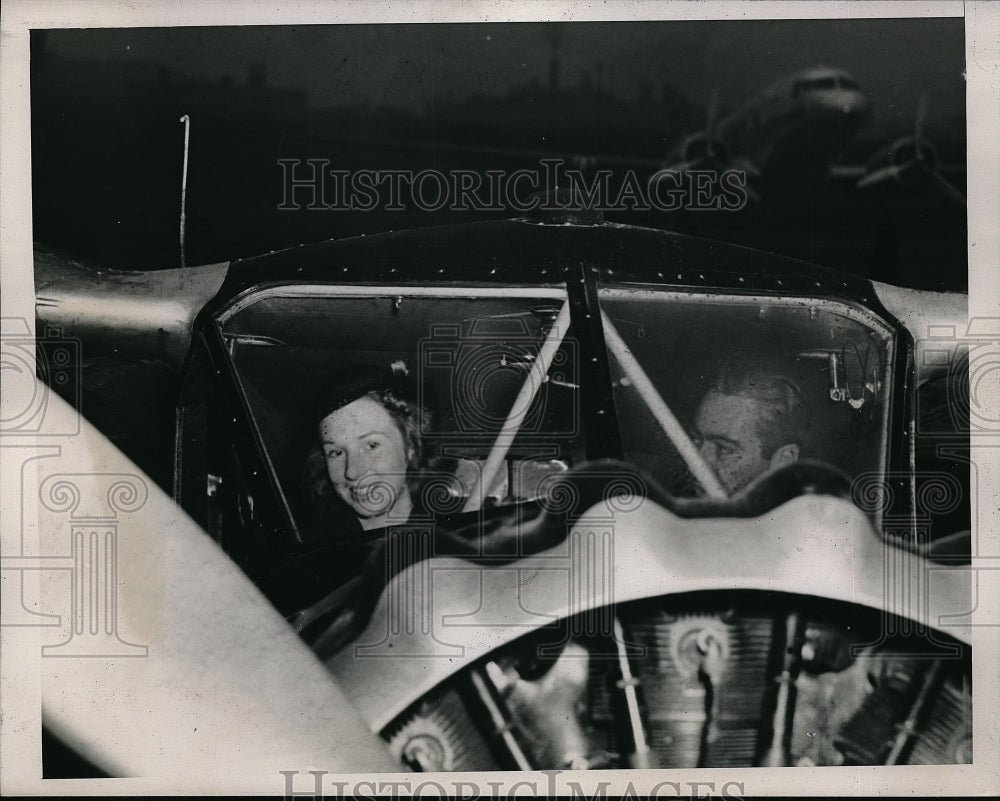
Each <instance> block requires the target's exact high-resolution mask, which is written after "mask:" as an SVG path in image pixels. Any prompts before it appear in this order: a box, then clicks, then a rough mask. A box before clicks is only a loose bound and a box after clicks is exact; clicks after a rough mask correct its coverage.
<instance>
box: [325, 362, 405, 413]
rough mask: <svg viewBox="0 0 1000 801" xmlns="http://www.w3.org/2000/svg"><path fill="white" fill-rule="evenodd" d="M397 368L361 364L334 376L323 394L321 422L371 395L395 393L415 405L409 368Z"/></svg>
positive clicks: (399, 366)
mask: <svg viewBox="0 0 1000 801" xmlns="http://www.w3.org/2000/svg"><path fill="white" fill-rule="evenodd" d="M393 367H394V368H396V369H388V368H385V367H378V366H376V365H372V364H361V365H354V366H352V367H347V368H345V369H343V370H339V371H337V372H336V373H334V375H333V376H332V377H331V378H330V380H329V382H328V383H327V384H326V386H325V387H324V388H323V391H322V392H321V393H320V395H319V402H318V403H317V408H316V412H317V415H316V416H317V419H319V420H322V419H323V418H324V417H326V416H327V415H328V414H330V413H331V412H335V411H336V410H337V409H342V408H343V407H344V406H347V404H349V403H353V402H354V401H356V400H358V399H359V398H363V397H364V396H365V395H367V394H368V393H369V392H392V393H393V394H394V395H396V396H398V397H399V398H400V399H401V400H407V401H411V402H415V401H416V398H415V397H414V396H415V394H416V392H415V382H414V381H413V380H412V379H410V377H409V375H408V373H407V372H406V367H405V366H404V365H402V364H399V365H398V367H397V365H393Z"/></svg>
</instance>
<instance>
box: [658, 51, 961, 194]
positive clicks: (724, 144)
mask: <svg viewBox="0 0 1000 801" xmlns="http://www.w3.org/2000/svg"><path fill="white" fill-rule="evenodd" d="M718 106H719V98H718V92H713V94H712V98H711V100H710V101H709V104H708V111H707V115H706V124H705V128H704V129H703V130H701V131H696V132H694V133H691V134H689V135H688V136H686V137H685V138H684V140H683V141H682V142H681V144H680V146H679V147H678V149H677V150H676V151H675V153H674V154H673V158H672V160H671V161H670V162H669V163H667V164H666V165H664V169H673V170H677V171H680V172H686V171H690V170H725V169H738V170H743V171H744V172H745V173H746V174H747V176H748V179H749V180H750V181H751V182H768V183H771V184H774V183H781V182H783V181H784V182H787V181H788V180H789V179H795V178H813V179H824V178H827V179H834V180H837V179H841V180H843V179H853V180H855V182H856V184H855V185H856V186H857V188H859V189H866V188H868V187H874V186H877V185H881V184H885V183H887V182H890V181H895V182H898V183H899V184H901V185H903V186H905V187H907V188H911V189H919V188H925V187H927V186H930V187H931V188H933V189H936V190H938V191H941V192H942V193H943V194H945V195H946V196H947V197H949V198H950V199H951V200H954V201H955V202H957V203H959V204H961V205H965V202H966V200H965V196H964V194H963V193H962V192H961V191H960V190H958V189H957V188H956V187H955V186H954V185H953V184H952V183H951V182H949V181H948V180H947V179H946V178H945V177H944V175H943V172H945V171H954V169H955V168H954V167H951V168H945V167H943V166H941V165H940V164H939V159H938V155H937V151H936V150H935V149H934V147H933V145H931V143H930V142H929V141H928V140H927V138H926V137H925V136H924V123H925V121H926V117H927V97H926V95H923V96H921V99H920V105H919V107H918V110H917V117H916V125H915V130H914V133H913V135H912V136H904V137H900V138H898V139H896V140H895V141H893V142H892V143H890V144H889V145H888V146H887V147H886V148H882V149H879V150H878V151H876V153H875V154H874V155H873V156H872V157H871V158H870V159H869V160H868V161H867V162H866V163H865V164H863V165H857V166H854V165H842V164H837V163H836V160H837V158H838V156H839V155H840V154H841V153H842V152H843V150H844V149H845V148H846V146H847V145H848V144H849V143H850V142H851V140H852V139H853V138H854V136H855V134H856V133H857V132H858V130H859V129H860V128H861V127H862V126H863V125H864V123H865V122H866V121H867V120H869V119H870V117H871V104H870V102H869V100H868V98H867V97H866V96H865V93H864V91H863V90H862V89H861V87H860V86H859V84H858V82H857V81H856V80H855V79H854V77H853V76H852V75H851V74H850V73H849V72H847V71H845V70H842V69H836V68H830V67H822V66H820V67H811V68H809V69H805V70H801V71H799V72H796V73H793V74H790V75H787V76H785V77H783V78H781V79H779V80H777V81H775V82H774V83H772V84H771V85H770V86H768V87H767V88H766V89H764V90H763V91H762V92H761V93H759V94H758V95H756V96H754V97H752V98H751V99H749V100H748V101H746V102H745V103H743V104H742V105H741V106H739V107H738V108H736V109H735V110H734V111H732V112H731V113H729V114H727V115H726V116H725V117H723V118H721V119H719V114H718Z"/></svg>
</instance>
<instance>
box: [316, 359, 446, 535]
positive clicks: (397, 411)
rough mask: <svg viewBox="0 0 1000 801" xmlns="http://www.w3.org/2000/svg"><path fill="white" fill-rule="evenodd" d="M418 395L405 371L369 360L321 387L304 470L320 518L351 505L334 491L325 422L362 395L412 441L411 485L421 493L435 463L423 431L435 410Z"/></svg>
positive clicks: (409, 453) (408, 467) (409, 443)
mask: <svg viewBox="0 0 1000 801" xmlns="http://www.w3.org/2000/svg"><path fill="white" fill-rule="evenodd" d="M413 395H414V392H413V384H412V382H411V381H410V380H409V378H408V377H407V376H406V375H405V374H404V373H401V372H398V371H390V370H386V369H383V368H379V367H374V366H367V365H365V366H359V367H351V368H348V369H346V370H341V371H340V372H338V373H336V374H335V375H334V376H333V378H332V379H331V380H330V382H329V383H328V384H327V386H326V387H325V388H324V390H323V391H322V392H321V393H320V396H319V400H318V403H317V404H316V410H315V413H314V414H313V418H312V436H313V444H312V447H311V448H310V449H309V453H308V455H307V457H306V462H305V471H304V472H305V476H304V477H305V483H306V495H307V497H308V499H309V501H310V503H311V506H312V507H313V511H314V513H315V514H316V515H317V517H318V518H319V519H320V520H323V519H328V518H329V516H330V515H335V514H343V513H345V512H346V511H347V510H346V507H345V505H344V503H343V502H342V501H341V500H340V498H339V497H338V496H337V493H336V492H334V489H333V483H332V482H331V481H330V475H329V473H328V472H327V467H326V456H325V455H324V453H323V449H322V447H321V445H320V442H319V425H320V423H322V421H323V420H324V419H325V418H326V417H327V416H329V415H330V414H331V413H333V412H335V411H336V410H337V409H341V408H343V407H344V406H347V405H348V404H350V403H353V402H354V401H356V400H360V399H361V398H371V399H372V400H373V401H375V402H376V403H378V404H379V405H380V406H381V407H382V408H383V409H385V410H386V411H387V412H388V413H389V416H390V417H391V418H392V421H393V422H394V423H395V424H396V427H397V428H398V429H399V433H400V434H401V435H402V437H403V444H404V446H405V447H406V456H407V458H406V472H407V480H406V484H407V488H408V489H409V490H410V494H411V495H412V496H413V497H417V496H418V494H419V491H420V487H421V484H422V482H423V479H424V473H425V472H426V470H427V468H428V466H429V465H428V460H427V457H426V451H425V448H424V442H423V433H424V432H425V431H427V430H428V428H429V427H430V425H431V416H430V413H429V412H428V411H427V410H426V409H424V408H423V407H422V406H420V405H418V404H417V403H416V402H414V401H413V400H412V397H413Z"/></svg>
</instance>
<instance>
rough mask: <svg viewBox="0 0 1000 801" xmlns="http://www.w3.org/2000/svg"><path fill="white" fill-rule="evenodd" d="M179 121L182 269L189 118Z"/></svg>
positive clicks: (189, 130) (185, 117)
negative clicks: (181, 129) (181, 137)
mask: <svg viewBox="0 0 1000 801" xmlns="http://www.w3.org/2000/svg"><path fill="white" fill-rule="evenodd" d="M180 121H181V122H183V123H184V167H183V169H182V171H181V267H184V266H185V260H184V225H185V222H186V219H185V218H186V215H187V212H186V210H185V209H186V206H187V180H188V142H189V141H190V137H191V118H190V117H189V116H188V115H187V114H185V115H184V116H183V117H181V120H180Z"/></svg>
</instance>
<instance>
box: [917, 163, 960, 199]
mask: <svg viewBox="0 0 1000 801" xmlns="http://www.w3.org/2000/svg"><path fill="white" fill-rule="evenodd" d="M924 174H925V175H926V176H927V178H928V180H929V181H930V182H931V184H933V186H934V187H935V188H936V189H938V190H940V191H941V193H942V194H944V195H945V196H946V197H949V198H951V199H952V200H954V201H955V202H956V203H958V204H960V205H962V206H967V205H968V201H967V199H966V197H965V195H964V194H963V193H962V192H960V191H959V190H958V188H957V187H955V186H954V185H953V184H952V183H950V182H949V181H948V179H947V178H945V177H944V176H943V175H941V173H939V172H938V171H937V170H924Z"/></svg>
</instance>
